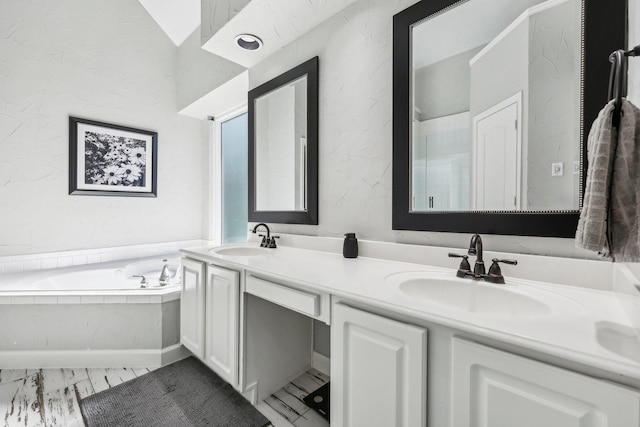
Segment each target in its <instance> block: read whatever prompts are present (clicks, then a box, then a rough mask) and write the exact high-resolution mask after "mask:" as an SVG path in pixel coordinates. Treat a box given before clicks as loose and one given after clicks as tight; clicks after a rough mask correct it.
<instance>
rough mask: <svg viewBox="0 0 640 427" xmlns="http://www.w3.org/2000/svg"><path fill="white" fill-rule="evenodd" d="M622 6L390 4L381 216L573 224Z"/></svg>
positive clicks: (422, 226) (560, 232) (493, 227)
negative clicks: (385, 201) (389, 187)
mask: <svg viewBox="0 0 640 427" xmlns="http://www.w3.org/2000/svg"><path fill="white" fill-rule="evenodd" d="M625 12H626V2H625V1H624V0H614V1H611V2H607V4H606V5H605V4H603V3H601V2H597V1H596V0H546V1H545V0H463V1H453V0H430V1H421V2H419V3H417V4H415V5H414V6H411V7H409V8H408V9H406V10H404V11H402V12H400V13H399V14H397V15H395V16H394V65H393V66H394V93H393V98H394V107H393V108H394V113H393V114H394V116H393V120H394V130H393V132H394V141H393V144H394V158H393V167H394V183H393V200H394V207H393V228H394V229H405V230H406V229H408V230H433V231H457V232H479V233H480V232H481V233H492V234H520V235H538V236H564V237H570V236H572V235H573V234H574V233H575V227H576V224H577V219H578V213H579V209H580V206H581V197H582V188H583V182H582V181H583V177H584V173H585V170H586V167H585V166H586V165H585V163H586V156H585V146H586V136H587V134H588V132H589V127H590V125H591V122H592V121H593V120H594V119H595V117H596V115H597V112H598V110H599V109H600V108H602V106H604V104H605V103H606V101H607V99H606V89H607V76H608V61H607V58H608V55H609V53H610V52H611V51H613V50H615V49H618V48H619V46H623V47H624V46H625V43H624V40H625V30H624V29H625V20H624V19H625ZM590 17H591V18H592V19H590ZM593 17H597V19H593ZM605 29H606V31H605ZM616 46H618V47H616Z"/></svg>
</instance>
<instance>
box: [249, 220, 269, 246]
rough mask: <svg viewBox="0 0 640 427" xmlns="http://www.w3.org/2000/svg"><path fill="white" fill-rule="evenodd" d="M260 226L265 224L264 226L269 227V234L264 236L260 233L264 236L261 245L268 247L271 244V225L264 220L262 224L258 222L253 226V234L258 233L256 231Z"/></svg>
mask: <svg viewBox="0 0 640 427" xmlns="http://www.w3.org/2000/svg"><path fill="white" fill-rule="evenodd" d="M260 226H263V227H264V228H266V229H267V235H266V236H264V235H262V234H259V236H262V242H261V243H260V247H261V248H267V247H269V245H270V244H271V231H270V230H269V226H268V225H267V224H265V223H264V222H261V223H260V224H256V226H255V227H253V230H252V231H251V232H252V233H253V234H256V232H257V231H258V227H260ZM274 243H275V242H274Z"/></svg>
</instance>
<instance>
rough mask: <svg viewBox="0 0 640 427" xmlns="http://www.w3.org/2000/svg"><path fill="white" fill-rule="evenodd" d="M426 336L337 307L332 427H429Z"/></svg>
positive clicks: (333, 330)
mask: <svg viewBox="0 0 640 427" xmlns="http://www.w3.org/2000/svg"><path fill="white" fill-rule="evenodd" d="M426 347H427V331H426V330H425V329H423V328H419V327H416V326H413V325H408V324H405V323H401V322H397V321H395V320H390V319H387V318H384V317H381V316H378V315H374V314H371V313H367V312H365V311H361V310H356V309H354V308H351V307H348V306H345V305H342V304H335V305H334V307H333V315H332V326H331V426H332V427H362V426H367V427H389V426H394V427H424V426H425V424H426V417H427V409H426V404H427V397H426V383H427V372H426V354H427V353H426Z"/></svg>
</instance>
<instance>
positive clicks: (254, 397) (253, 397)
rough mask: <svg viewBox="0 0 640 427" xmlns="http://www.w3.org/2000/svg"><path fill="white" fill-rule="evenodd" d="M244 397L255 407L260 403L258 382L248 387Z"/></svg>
mask: <svg viewBox="0 0 640 427" xmlns="http://www.w3.org/2000/svg"><path fill="white" fill-rule="evenodd" d="M242 396H243V397H244V398H245V399H247V400H248V401H249V402H250V403H251V404H252V405H254V406H255V405H256V403H258V382H257V381H256V382H253V383H251V384H249V385H248V386H246V387H245V389H244V392H242Z"/></svg>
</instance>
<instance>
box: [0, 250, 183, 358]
mask: <svg viewBox="0 0 640 427" xmlns="http://www.w3.org/2000/svg"><path fill="white" fill-rule="evenodd" d="M165 258H166V259H168V260H169V270H170V282H169V284H168V285H166V286H159V283H158V282H159V280H158V279H159V277H160V272H161V271H162V267H163V265H164V262H163V259H165ZM179 271H180V258H179V254H176V253H174V254H171V255H170V256H168V255H165V256H158V257H153V258H145V259H137V260H126V261H113V262H108V263H100V264H87V265H82V266H76V267H65V268H54V269H49V270H39V271H32V272H23V273H9V274H6V273H5V274H0V324H1V325H2V327H1V328H0V369H2V368H38V367H40V368H45V367H73V366H75V367H115V366H133V367H135V366H161V365H164V364H166V363H170V361H173V360H178V359H179V358H180V357H184V354H183V353H184V352H185V351H184V349H183V348H182V346H181V345H180V289H181V285H180V274H179ZM134 275H144V276H145V277H146V278H147V281H148V287H146V288H141V284H140V281H141V279H140V278H138V277H133V276H134Z"/></svg>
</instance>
